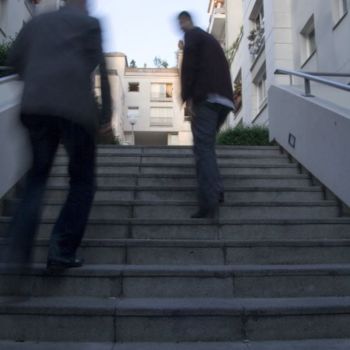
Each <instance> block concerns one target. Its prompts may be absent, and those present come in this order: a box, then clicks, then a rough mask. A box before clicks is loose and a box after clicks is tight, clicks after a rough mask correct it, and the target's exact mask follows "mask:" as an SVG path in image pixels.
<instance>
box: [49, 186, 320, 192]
mask: <svg viewBox="0 0 350 350" xmlns="http://www.w3.org/2000/svg"><path fill="white" fill-rule="evenodd" d="M67 189H68V187H67V186H65V185H49V186H47V190H48V191H50V190H67ZM196 189H197V187H196V186H181V185H177V186H161V187H159V186H104V187H103V188H101V189H100V191H113V190H115V191H117V190H121V191H134V190H138V191H169V190H171V191H195V190H196ZM254 191H261V192H276V191H277V192H294V191H295V192H320V191H322V187H320V186H290V187H278V186H269V187H268V186H256V187H245V186H225V192H254Z"/></svg>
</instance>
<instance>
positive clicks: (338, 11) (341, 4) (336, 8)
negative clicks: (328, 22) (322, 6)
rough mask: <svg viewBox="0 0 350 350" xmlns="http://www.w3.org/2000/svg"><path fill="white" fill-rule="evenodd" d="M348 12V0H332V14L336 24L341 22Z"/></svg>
mask: <svg viewBox="0 0 350 350" xmlns="http://www.w3.org/2000/svg"><path fill="white" fill-rule="evenodd" d="M347 12H348V2H347V0H332V14H333V21H334V24H335V25H337V24H338V23H339V21H340V20H341V19H342V18H343V17H344V16H345V15H346V14H347Z"/></svg>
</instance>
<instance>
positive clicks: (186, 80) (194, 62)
mask: <svg viewBox="0 0 350 350" xmlns="http://www.w3.org/2000/svg"><path fill="white" fill-rule="evenodd" d="M199 49H200V33H198V32H197V30H192V31H190V32H189V33H187V34H186V35H185V47H184V58H183V63H182V70H181V96H182V100H183V102H187V101H188V100H191V99H192V95H193V90H194V85H195V81H196V76H197V72H198V67H199Z"/></svg>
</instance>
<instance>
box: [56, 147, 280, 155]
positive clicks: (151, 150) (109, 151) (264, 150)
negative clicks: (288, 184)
mask: <svg viewBox="0 0 350 350" xmlns="http://www.w3.org/2000/svg"><path fill="white" fill-rule="evenodd" d="M97 153H98V154H101V155H103V154H104V155H111V156H113V155H126V156H128V155H129V156H130V155H133V156H143V157H146V156H164V155H166V156H169V157H171V156H192V155H193V150H192V147H177V148H176V147H166V148H160V147H158V148H155V147H147V148H140V147H134V148H130V147H129V148H127V147H108V146H107V147H102V146H101V145H98V147H97ZM216 153H217V154H218V156H224V155H228V156H232V155H236V154H239V155H251V154H258V155H266V154H271V155H281V153H280V148H279V147H274V146H272V147H269V146H267V147H264V146H224V147H221V146H217V147H216ZM58 154H59V155H65V154H66V153H65V151H64V150H63V149H62V148H60V149H59V151H58Z"/></svg>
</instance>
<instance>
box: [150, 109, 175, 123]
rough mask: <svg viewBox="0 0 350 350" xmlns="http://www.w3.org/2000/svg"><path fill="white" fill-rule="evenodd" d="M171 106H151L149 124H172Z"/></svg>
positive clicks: (172, 113) (172, 111)
mask: <svg viewBox="0 0 350 350" xmlns="http://www.w3.org/2000/svg"><path fill="white" fill-rule="evenodd" d="M173 116H174V110H173V108H162V107H152V108H151V120H150V121H151V123H150V125H151V126H173Z"/></svg>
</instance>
